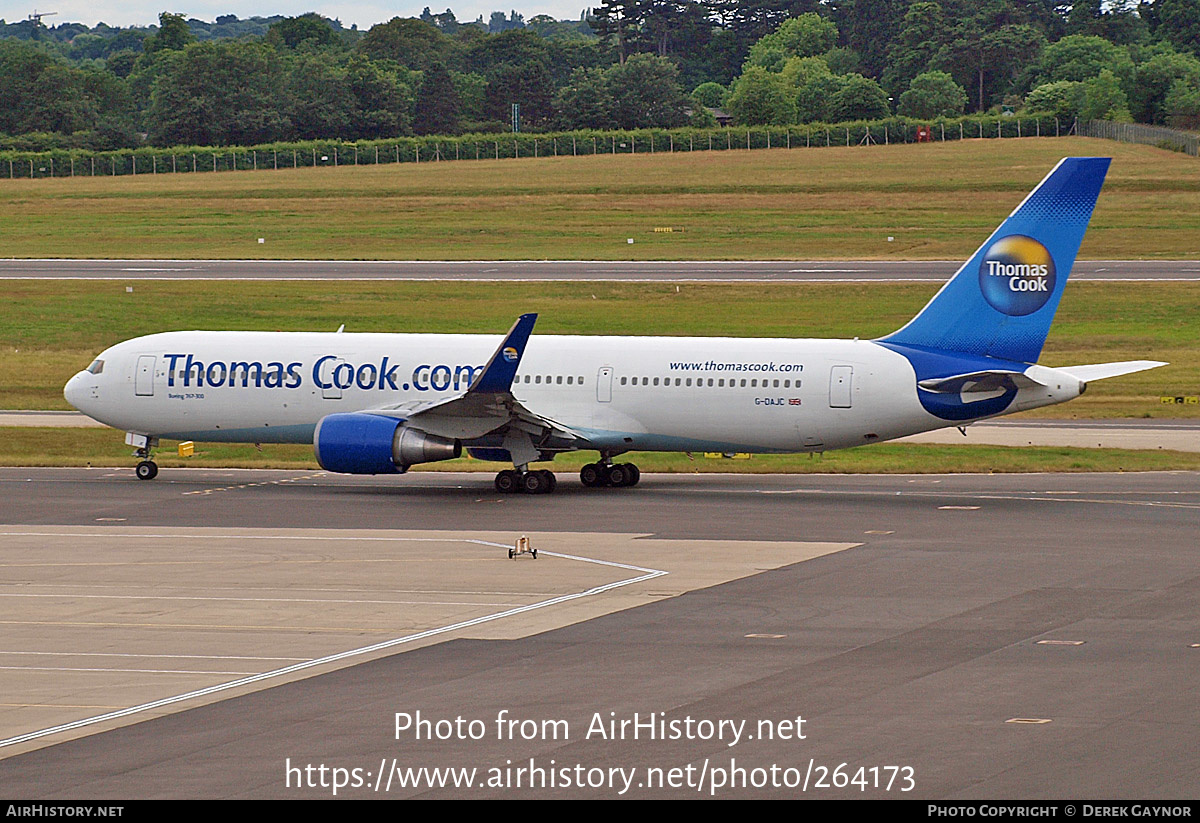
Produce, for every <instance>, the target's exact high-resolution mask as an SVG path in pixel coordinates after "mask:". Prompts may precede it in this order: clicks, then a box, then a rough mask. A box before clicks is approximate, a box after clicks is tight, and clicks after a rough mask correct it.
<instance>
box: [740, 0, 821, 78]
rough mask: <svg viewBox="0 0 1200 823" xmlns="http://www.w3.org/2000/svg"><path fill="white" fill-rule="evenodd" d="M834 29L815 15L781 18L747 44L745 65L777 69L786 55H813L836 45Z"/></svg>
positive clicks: (785, 60) (787, 56)
mask: <svg viewBox="0 0 1200 823" xmlns="http://www.w3.org/2000/svg"><path fill="white" fill-rule="evenodd" d="M837 38H838V30H837V26H835V25H834V24H833V23H832V22H831V21H829V20H826V19H825V18H823V17H821V16H820V15H818V14H812V13H809V14H802V15H800V16H799V17H795V18H792V19H791V20H785V21H784V22H783V23H782V24H781V25H780V26H779V28H777V29H776V30H775V31H773V32H771V33H770V34H768V35H766V36H765V37H762V38H760V39H759V40H758V42H756V43H755V44H754V45H753V46H751V47H750V56H749V57H748V58H747V60H748V62H749V65H752V66H762V67H763V68H765V69H769V70H771V71H779V70H780V69H782V68H783V64H784V63H785V62H787V60H788V58H789V57H816V56H817V55H819V54H824V53H825V52H827V51H829V50H830V49H832V48H833V47H834V46H836V45H837Z"/></svg>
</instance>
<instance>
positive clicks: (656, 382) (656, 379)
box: [654, 377, 658, 386]
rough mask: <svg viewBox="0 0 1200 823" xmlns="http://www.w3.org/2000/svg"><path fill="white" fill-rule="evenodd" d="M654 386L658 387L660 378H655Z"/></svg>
mask: <svg viewBox="0 0 1200 823" xmlns="http://www.w3.org/2000/svg"><path fill="white" fill-rule="evenodd" d="M654 385H656V386H657V385H658V378H657V377H656V378H654Z"/></svg>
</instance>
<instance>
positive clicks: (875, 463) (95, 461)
mask: <svg viewBox="0 0 1200 823" xmlns="http://www.w3.org/2000/svg"><path fill="white" fill-rule="evenodd" d="M175 446H176V444H175V442H174V441H169V442H168V441H164V442H163V444H162V449H161V450H160V451H159V452H158V453H157V454H156V456H155V460H156V461H157V462H158V464H159V465H160V466H162V467H164V468H176V467H179V466H205V467H232V468H282V469H318V468H319V467H318V466H317V461H316V460H315V459H314V457H313V450H312V447H311V446H278V445H269V444H268V445H264V446H263V447H262V450H261V451H258V450H256V449H255V448H254V447H253V446H242V445H225V444H218V443H203V444H199V443H198V444H196V454H195V456H194V457H191V458H187V459H184V458H180V457H178V456H176V454H175ZM131 451H132V450H131V449H130V448H129V447H128V446H126V445H124V443H123V441H122V438H121V435H120V433H118V432H114V431H112V430H103V429H38V428H0V466H114V467H122V468H128V469H132V467H133V464H134V463H135V462H136V459H135V458H133V457H131V456H130V454H131ZM694 458H695V459H689V458H688V456H687V455H685V454H657V453H652V452H632V453H630V454H628V455H625V456H623V457H622V458H621V459H622V460H631V461H633V462H635V463H637V464H638V466H639V467H640V468H641V469H642V471H647V472H682V473H690V472H739V473H781V472H786V473H792V474H814V473H817V474H850V473H873V474H932V473H955V472H1043V471H1053V472H1078V471H1111V472H1118V471H1177V470H1186V471H1196V470H1200V453H1195V452H1170V451H1150V450H1137V451H1134V450H1122V449H1075V448H1045V447H1023V448H1013V447H1006V446H975V445H971V446H931V445H924V444H912V443H883V444H880V445H876V446H864V447H860V448H856V449H846V450H844V451H837V452H828V453H826V454H823V455H808V454H783V455H776V454H773V455H754V456H753V457H750V458H749V459H744V460H736V459H734V460H730V459H722V458H718V459H710V458H706V457H704V456H703V455H699V454H697V455H694ZM595 459H596V453H595V452H579V453H576V454H566V455H562V456H560V457H559V458H557V459H556V460H554V461H553V462H552V463H539V464H536V465H537V466H539V467H545V468H553V469H554V470H555V471H560V472H577V471H579V469H580V467H581V466H583V464H584V463H590V462H592V461H593V460H595ZM502 468H504V465H503V464H500V463H490V462H483V461H480V460H470V459H467V458H463V459H460V460H447V461H444V462H441V463H428V464H425V465H421V466H417V467H415V468H414V471H481V472H495V471H499V470H500V469H502Z"/></svg>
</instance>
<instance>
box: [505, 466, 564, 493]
mask: <svg viewBox="0 0 1200 823" xmlns="http://www.w3.org/2000/svg"><path fill="white" fill-rule="evenodd" d="M557 484H558V481H557V480H556V479H555V477H554V472H552V471H549V470H548V469H538V470H537V471H521V470H518V469H505V470H504V471H502V472H500V473H499V474H497V475H496V491H498V492H500V493H501V494H513V493H516V492H524V493H525V494H549V493H550V492H552V491H554V487H555V486H556V485H557Z"/></svg>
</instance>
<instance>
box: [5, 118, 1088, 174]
mask: <svg viewBox="0 0 1200 823" xmlns="http://www.w3.org/2000/svg"><path fill="white" fill-rule="evenodd" d="M1075 129H1076V124H1075V123H1074V122H1073V121H1069V120H1060V119H1059V118H1057V117H1054V116H1053V115H1046V116H1041V117H1036V116H1030V117H1014V116H986V117H963V118H954V119H941V120H934V121H916V120H908V119H906V118H902V117H893V118H889V119H887V120H878V121H871V122H866V121H858V122H853V123H836V124H824V123H811V124H806V125H799V126H752V127H745V126H742V127H736V126H731V127H723V128H714V129H695V128H680V129H640V130H636V131H590V130H589V131H576V132H560V133H550V134H529V133H516V134H487V135H464V136H461V137H402V138H394V139H390V140H374V141H359V142H346V141H339V140H320V141H307V142H303V143H272V144H267V145H261V146H251V147H246V148H242V147H231V148H216V147H191V146H189V147H179V148H165V149H157V148H150V147H144V148H139V149H123V150H118V151H107V152H90V151H85V150H81V149H55V150H51V151H41V152H29V151H14V150H9V151H4V150H0V179H18V178H25V179H28V178H41V177H102V176H103V177H107V176H123V175H147V174H148V175H157V174H202V173H206V172H224V171H257V170H263V169H298V168H318V167H322V166H326V167H334V166H364V165H365V166H373V165H383V164H393V163H430V162H434V163H438V162H443V161H449V160H502V159H511V158H523V157H564V156H565V157H571V156H582V155H595V154H659V153H680V152H696V151H737V150H755V149H796V148H814V147H823V146H868V145H888V144H891V143H916V142H925V141H929V142H948V141H953V140H971V139H989V138H990V139H1000V138H1011V137H1059V136H1066V135H1068V134H1074V133H1075Z"/></svg>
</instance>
